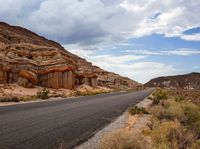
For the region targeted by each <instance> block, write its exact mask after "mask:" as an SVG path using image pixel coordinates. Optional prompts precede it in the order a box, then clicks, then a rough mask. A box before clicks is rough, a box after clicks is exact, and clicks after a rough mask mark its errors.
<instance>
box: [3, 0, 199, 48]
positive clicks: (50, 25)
mask: <svg viewBox="0 0 200 149" xmlns="http://www.w3.org/2000/svg"><path fill="white" fill-rule="evenodd" d="M0 3H1V5H0V20H2V21H7V22H9V23H12V24H17V25H22V26H25V27H27V28H29V29H32V30H33V31H36V32H38V33H40V34H42V35H45V36H48V37H49V38H51V39H54V40H57V41H60V42H62V43H63V44H71V43H73V44H80V45H93V44H98V43H102V42H103V43H105V44H107V43H111V42H116V41H117V42H118V41H122V40H123V39H127V38H131V37H141V36H145V35H149V34H152V33H158V34H164V35H165V36H167V37H174V36H176V37H180V38H182V39H185V40H197V38H198V39H199V35H191V36H184V35H182V33H183V32H184V31H185V30H187V29H190V28H193V27H198V26H200V21H199V18H200V9H199V6H200V1H199V0H190V1H188V0H176V1H175V0H166V1H164V0H163V1H157V0H134V1H133V0H82V1H80V0H73V1H71V0H59V2H58V1H57V0H45V1H44V0H29V1H26V0H6V1H5V0H4V1H3V0H0ZM158 13H159V16H157V17H156V18H154V17H152V16H155V14H158ZM198 41H199V40H198Z"/></svg>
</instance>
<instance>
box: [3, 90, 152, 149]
mask: <svg viewBox="0 0 200 149" xmlns="http://www.w3.org/2000/svg"><path fill="white" fill-rule="evenodd" d="M151 92H152V89H146V90H143V91H137V92H129V93H127V92H126V93H125V92H124V93H112V94H101V95H95V96H88V97H78V98H69V99H64V100H52V101H45V102H36V103H26V104H18V105H10V106H2V107H0V149H2V148H5V149H54V148H55V146H56V144H58V143H59V142H63V141H64V142H65V143H66V144H67V148H73V147H74V146H75V145H77V144H79V143H81V142H83V141H85V140H87V139H88V138H89V137H91V136H92V135H94V134H95V133H96V132H97V131H98V130H100V129H101V128H103V127H104V126H105V125H107V124H109V123H111V122H112V121H113V120H114V119H115V118H116V117H118V116H120V115H121V114H122V113H123V112H124V111H125V110H126V109H127V108H128V107H129V106H130V105H134V104H136V103H138V102H140V101H141V100H143V99H144V98H145V97H147V96H148V95H149V94H150V93H151Z"/></svg>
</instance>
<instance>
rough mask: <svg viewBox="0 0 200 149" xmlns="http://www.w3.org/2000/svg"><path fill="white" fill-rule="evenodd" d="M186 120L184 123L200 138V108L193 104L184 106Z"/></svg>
mask: <svg viewBox="0 0 200 149" xmlns="http://www.w3.org/2000/svg"><path fill="white" fill-rule="evenodd" d="M183 110H184V115H185V120H184V121H182V123H183V124H184V125H185V126H187V127H188V128H189V129H191V130H193V131H194V132H196V133H197V134H198V135H199V136H200V107H199V106H197V105H195V104H193V103H186V104H184V105H183Z"/></svg>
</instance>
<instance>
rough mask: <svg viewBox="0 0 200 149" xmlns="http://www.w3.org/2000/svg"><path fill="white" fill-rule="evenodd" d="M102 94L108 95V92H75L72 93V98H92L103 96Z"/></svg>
mask: <svg viewBox="0 0 200 149" xmlns="http://www.w3.org/2000/svg"><path fill="white" fill-rule="evenodd" d="M104 93H109V91H87V92H86V91H85V92H82V91H75V92H74V93H73V95H74V96H93V95H98V94H104Z"/></svg>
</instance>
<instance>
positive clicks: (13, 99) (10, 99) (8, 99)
mask: <svg viewBox="0 0 200 149" xmlns="http://www.w3.org/2000/svg"><path fill="white" fill-rule="evenodd" d="M19 101H20V100H19V98H18V97H15V96H5V97H0V102H19Z"/></svg>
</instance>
